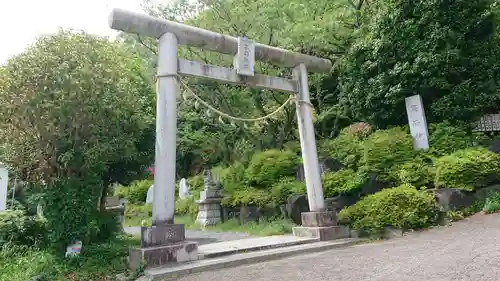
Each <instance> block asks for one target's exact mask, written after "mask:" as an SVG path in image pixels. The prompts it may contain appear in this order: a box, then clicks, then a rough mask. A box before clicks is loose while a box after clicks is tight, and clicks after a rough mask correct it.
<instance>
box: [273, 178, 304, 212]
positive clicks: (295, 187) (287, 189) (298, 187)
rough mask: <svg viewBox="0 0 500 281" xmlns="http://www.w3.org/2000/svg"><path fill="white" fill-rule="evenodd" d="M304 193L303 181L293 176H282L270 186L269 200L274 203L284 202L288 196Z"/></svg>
mask: <svg viewBox="0 0 500 281" xmlns="http://www.w3.org/2000/svg"><path fill="white" fill-rule="evenodd" d="M305 193H306V185H305V183H303V182H302V181H299V180H297V179H295V178H293V177H288V178H283V179H281V180H280V181H279V182H277V183H275V184H273V186H272V187H271V202H272V203H273V204H275V205H280V204H285V203H286V201H287V199H288V197H290V196H292V195H296V194H305Z"/></svg>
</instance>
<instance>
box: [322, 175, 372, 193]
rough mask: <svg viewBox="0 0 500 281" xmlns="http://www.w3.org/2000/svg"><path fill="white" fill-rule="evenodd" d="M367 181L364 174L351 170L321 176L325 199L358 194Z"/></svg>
mask: <svg viewBox="0 0 500 281" xmlns="http://www.w3.org/2000/svg"><path fill="white" fill-rule="evenodd" d="M367 180H368V177H367V175H366V174H364V173H356V172H355V171H354V170H351V169H342V170H340V171H337V172H327V173H325V174H323V176H322V181H323V190H324V194H325V198H328V197H335V196H338V195H352V194H356V193H359V191H360V190H361V187H362V186H363V184H365V183H366V181H367Z"/></svg>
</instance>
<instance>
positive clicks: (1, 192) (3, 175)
mask: <svg viewBox="0 0 500 281" xmlns="http://www.w3.org/2000/svg"><path fill="white" fill-rule="evenodd" d="M8 184H9V171H8V170H7V167H6V166H5V165H3V164H0V212H1V211H5V210H7V186H8Z"/></svg>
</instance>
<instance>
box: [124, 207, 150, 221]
mask: <svg viewBox="0 0 500 281" xmlns="http://www.w3.org/2000/svg"><path fill="white" fill-rule="evenodd" d="M152 216H153V205H152V204H144V205H133V204H127V205H125V221H126V222H127V224H128V225H140V224H141V221H142V220H144V219H148V218H151V217H152Z"/></svg>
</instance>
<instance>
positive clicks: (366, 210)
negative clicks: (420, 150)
mask: <svg viewBox="0 0 500 281" xmlns="http://www.w3.org/2000/svg"><path fill="white" fill-rule="evenodd" d="M437 213H438V209H437V207H436V204H435V202H434V197H433V196H432V195H431V194H427V193H423V192H420V191H418V190H416V189H415V188H414V187H413V186H411V185H401V186H398V187H395V188H390V189H384V190H382V191H379V192H377V193H375V194H372V195H368V196H366V197H364V198H363V199H361V200H360V201H358V202H357V203H356V204H355V205H353V206H350V207H347V208H345V209H343V210H342V211H340V213H339V218H340V219H342V220H346V221H348V222H349V223H350V225H351V226H352V227H353V228H354V229H363V230H368V231H378V230H381V229H383V228H384V227H385V226H392V227H395V228H400V229H418V228H423V227H426V226H429V225H430V224H431V223H433V222H434V220H435V219H436V216H437Z"/></svg>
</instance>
